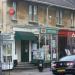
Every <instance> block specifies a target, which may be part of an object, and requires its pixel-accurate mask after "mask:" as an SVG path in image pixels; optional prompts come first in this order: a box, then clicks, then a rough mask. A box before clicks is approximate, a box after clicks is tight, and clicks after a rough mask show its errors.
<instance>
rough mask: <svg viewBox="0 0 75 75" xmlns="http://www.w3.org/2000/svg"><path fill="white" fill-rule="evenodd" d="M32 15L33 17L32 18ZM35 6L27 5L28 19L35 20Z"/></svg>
mask: <svg viewBox="0 0 75 75" xmlns="http://www.w3.org/2000/svg"><path fill="white" fill-rule="evenodd" d="M32 17H33V19H32ZM36 18H37V6H36V5H29V21H34V22H37V19H36Z"/></svg>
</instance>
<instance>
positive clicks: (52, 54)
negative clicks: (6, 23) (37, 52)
mask: <svg viewBox="0 0 75 75" xmlns="http://www.w3.org/2000/svg"><path fill="white" fill-rule="evenodd" d="M57 32H58V30H57V29H55V28H54V29H53V28H47V27H46V28H41V29H40V38H39V39H40V41H39V42H40V43H39V44H40V45H39V46H40V48H42V49H43V51H44V60H45V62H46V63H48V62H51V61H57V59H58V35H57Z"/></svg>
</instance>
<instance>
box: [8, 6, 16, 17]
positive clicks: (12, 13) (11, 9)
mask: <svg viewBox="0 0 75 75" xmlns="http://www.w3.org/2000/svg"><path fill="white" fill-rule="evenodd" d="M14 13H15V10H14V8H13V7H11V8H10V9H9V14H10V16H13V15H14Z"/></svg>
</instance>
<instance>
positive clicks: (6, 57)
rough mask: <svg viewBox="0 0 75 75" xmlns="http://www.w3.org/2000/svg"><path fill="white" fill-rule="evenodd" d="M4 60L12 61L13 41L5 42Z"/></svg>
mask: <svg viewBox="0 0 75 75" xmlns="http://www.w3.org/2000/svg"><path fill="white" fill-rule="evenodd" d="M3 61H4V62H9V61H10V62H12V43H9V42H7V41H4V42H3Z"/></svg>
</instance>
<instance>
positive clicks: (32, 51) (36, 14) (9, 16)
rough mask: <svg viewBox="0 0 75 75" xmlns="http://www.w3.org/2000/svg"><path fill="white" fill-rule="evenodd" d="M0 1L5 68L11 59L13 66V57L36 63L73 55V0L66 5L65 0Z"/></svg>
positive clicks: (2, 55)
mask: <svg viewBox="0 0 75 75" xmlns="http://www.w3.org/2000/svg"><path fill="white" fill-rule="evenodd" d="M49 1H51V0H49ZM45 2H46V1H45ZM54 2H55V0H54ZM0 3H2V4H1V6H0V7H1V14H2V15H0V16H1V17H0V18H1V20H0V21H1V36H2V44H1V61H2V68H3V69H9V61H10V69H13V67H14V60H17V61H18V62H29V63H36V62H37V60H38V59H43V60H44V62H45V63H49V62H51V61H57V60H58V59H59V58H60V57H62V56H65V55H68V54H74V48H75V46H74V43H75V42H74V39H75V29H74V27H75V6H72V4H71V3H72V2H71V3H67V2H66V4H65V5H63V3H64V1H63V0H62V2H61V3H62V4H61V5H59V3H58V4H57V3H56V2H55V3H56V4H55V3H52V2H46V3H44V2H43V0H41V1H39V0H37V1H36V0H34V1H33V0H22V1H21V0H1V2H0ZM66 50H67V51H66Z"/></svg>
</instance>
